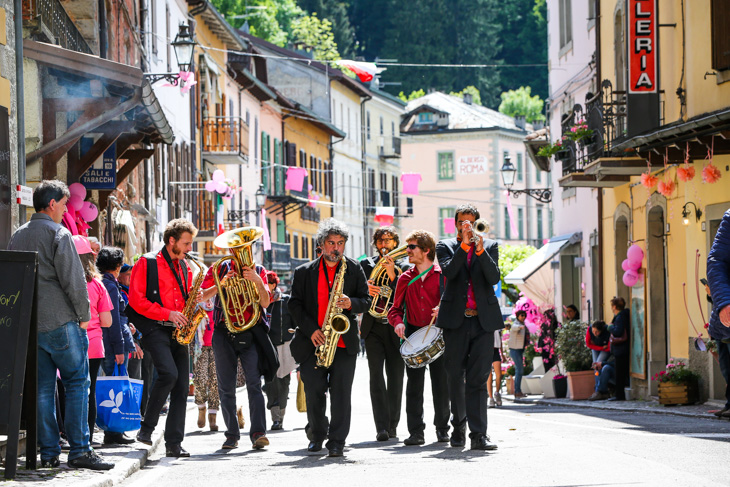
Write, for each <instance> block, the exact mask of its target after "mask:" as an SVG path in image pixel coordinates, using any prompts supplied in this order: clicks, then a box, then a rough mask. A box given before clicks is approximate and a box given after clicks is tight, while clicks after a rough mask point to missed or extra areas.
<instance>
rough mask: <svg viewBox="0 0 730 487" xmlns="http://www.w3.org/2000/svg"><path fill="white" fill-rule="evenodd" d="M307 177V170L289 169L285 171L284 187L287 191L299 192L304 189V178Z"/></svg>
mask: <svg viewBox="0 0 730 487" xmlns="http://www.w3.org/2000/svg"><path fill="white" fill-rule="evenodd" d="M306 176H307V170H306V169H304V168H303V167H290V168H287V170H286V186H285V187H284V190H287V191H301V190H302V188H303V187H304V178H305V177H306Z"/></svg>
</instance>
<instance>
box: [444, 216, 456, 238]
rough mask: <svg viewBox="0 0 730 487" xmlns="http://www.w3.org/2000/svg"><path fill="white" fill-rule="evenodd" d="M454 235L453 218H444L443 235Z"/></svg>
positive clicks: (454, 224)
mask: <svg viewBox="0 0 730 487" xmlns="http://www.w3.org/2000/svg"><path fill="white" fill-rule="evenodd" d="M455 233H456V223H455V222H454V219H453V218H444V235H452V234H455Z"/></svg>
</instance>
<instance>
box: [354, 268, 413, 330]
mask: <svg viewBox="0 0 730 487" xmlns="http://www.w3.org/2000/svg"><path fill="white" fill-rule="evenodd" d="M380 259H381V257H380V256H378V255H375V256H373V257H368V258H367V259H365V260H362V261H360V265H361V266H362V270H363V272H364V273H365V277H366V278H367V279H370V274H371V273H372V272H373V269H375V266H376V265H377V264H378V262H379V261H380ZM395 265H396V266H398V267H400V269H401V271H403V272H405V271H407V270H408V269H410V268H411V264H409V263H408V259H400V260H398V261H396V263H395ZM396 274H397V272H396ZM398 275H400V274H398ZM398 275H396V278H395V280H393V281H391V283H390V289H392V291H393V294H392V297H391V299H390V304H391V305H392V304H393V300H394V299H395V287H396V285H397V284H398ZM372 299H373V298H372V297H371V298H370V300H371V304H370V305H372ZM370 305H369V306H370ZM369 309H370V308H369V307H368V310H369ZM384 319H385V320H386V321H387V319H388V318H387V315H386V317H385V318H384ZM375 320H376V319H375V318H373V317H372V316H371V315H370V313H369V312H368V311H365V313H363V315H362V322H361V323H360V335H362V337H363V338H367V336H368V333H370V329H371V328H372V327H373V323H375Z"/></svg>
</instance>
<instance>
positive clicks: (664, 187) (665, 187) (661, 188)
mask: <svg viewBox="0 0 730 487" xmlns="http://www.w3.org/2000/svg"><path fill="white" fill-rule="evenodd" d="M676 187H677V185H676V184H674V181H672V180H671V179H669V178H667V179H666V180H664V181H660V182H659V185H658V186H657V191H658V192H659V194H661V195H663V196H665V197H667V198H669V197H670V196H671V195H672V193H674V190H675V189H676Z"/></svg>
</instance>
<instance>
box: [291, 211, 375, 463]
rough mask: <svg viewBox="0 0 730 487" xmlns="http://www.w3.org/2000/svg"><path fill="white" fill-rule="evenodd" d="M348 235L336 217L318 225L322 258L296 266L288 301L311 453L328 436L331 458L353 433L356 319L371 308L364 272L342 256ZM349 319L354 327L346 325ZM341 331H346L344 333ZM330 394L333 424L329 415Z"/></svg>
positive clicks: (356, 345) (340, 453)
mask: <svg viewBox="0 0 730 487" xmlns="http://www.w3.org/2000/svg"><path fill="white" fill-rule="evenodd" d="M349 236H350V232H349V230H348V229H347V227H346V226H345V225H343V224H342V223H340V222H339V221H337V220H335V219H334V218H329V219H327V220H324V221H322V222H321V223H320V225H319V230H318V232H317V243H318V244H319V246H320V247H321V248H322V256H321V257H319V258H317V259H315V260H313V261H312V262H309V263H307V264H303V265H301V266H299V267H297V269H296V270H295V271H294V280H293V282H292V290H291V297H290V298H289V313H290V314H291V317H292V321H293V322H294V324H296V326H297V329H296V333H295V335H294V338H293V339H292V341H291V352H292V356H293V357H294V359H295V360H296V361H297V362H298V363H299V364H300V368H299V370H300V372H301V377H302V381H303V382H304V390H305V392H306V398H307V419H308V420H309V426H310V437H311V438H310V439H311V442H310V443H309V446H308V447H307V450H308V451H310V452H318V451H320V450H321V449H322V443H323V442H324V440H325V438H326V439H328V440H329V441H328V442H327V445H326V446H327V449H328V450H329V456H332V457H340V456H342V455H343V450H344V447H345V440H346V439H347V434H348V433H349V431H350V415H351V393H352V381H353V378H354V376H355V362H356V358H357V352H358V345H359V341H360V339H359V337H358V330H357V326H356V324H355V315H356V314H357V313H363V312H366V311H367V309H368V307H369V305H370V297H369V295H368V286H367V282H366V280H365V274H364V272H363V270H362V268H361V267H360V265H359V264H358V262H357V261H355V260H352V259H350V258H347V257H345V256H344V255H343V252H344V250H345V243H346V242H347V239H348V238H349ZM348 320H349V324H351V325H352V326H347V321H348ZM343 322H344V323H343ZM338 330H346V331H344V332H342V333H341V334H340V333H339V332H337V331H338ZM326 337H327V338H329V340H328V339H326ZM323 345H325V347H322V346H323ZM330 360H331V363H330ZM328 390H329V393H330V411H331V415H332V421H331V422H329V424H328V421H327V417H326V416H325V411H326V409H327V404H326V396H325V394H326V393H327V391H328Z"/></svg>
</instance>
